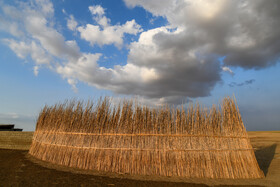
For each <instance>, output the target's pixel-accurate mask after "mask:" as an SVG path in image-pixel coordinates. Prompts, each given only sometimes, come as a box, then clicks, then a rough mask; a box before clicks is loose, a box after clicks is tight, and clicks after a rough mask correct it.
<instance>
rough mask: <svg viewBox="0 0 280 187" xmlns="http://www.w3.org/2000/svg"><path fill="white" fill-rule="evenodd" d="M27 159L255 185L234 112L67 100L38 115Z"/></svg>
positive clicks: (227, 103)
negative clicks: (245, 181)
mask: <svg viewBox="0 0 280 187" xmlns="http://www.w3.org/2000/svg"><path fill="white" fill-rule="evenodd" d="M29 153H30V154H31V155H33V156H34V157H36V158H38V159H42V160H45V161H49V162H52V163H55V164H60V165H65V166H69V167H76V168H81V169H90V170H99V171H109V172H117V173H129V174H140V175H162V176H184V177H191V178H194V177H196V178H261V177H263V173H262V171H261V170H260V169H259V166H258V163H257V161H256V158H255V155H254V151H253V149H252V146H251V145H250V141H249V139H248V136H247V133H246V130H245V128H244V125H243V123H242V120H241V117H240V114H239V111H238V108H237V106H236V104H235V102H234V101H233V100H232V99H230V98H225V99H224V101H223V103H222V105H221V108H220V109H219V107H216V106H213V107H212V108H211V109H210V110H206V109H201V108H200V107H199V105H196V106H195V107H193V106H191V107H190V108H189V109H188V110H187V111H185V110H184V109H183V108H182V109H181V110H179V109H170V108H168V107H163V108H159V109H150V108H148V107H141V106H139V105H137V104H135V102H132V101H123V102H122V103H120V104H119V105H118V106H116V107H115V106H111V105H110V100H109V99H107V98H105V99H104V100H100V101H99V102H98V103H97V104H96V105H95V104H94V103H91V102H88V103H87V104H86V105H83V104H82V103H81V102H75V101H70V102H66V103H64V104H58V105H55V106H53V107H48V106H46V107H45V108H44V109H43V110H42V111H41V113H40V115H39V118H38V121H37V127H36V131H35V133H34V137H33V141H32V145H31V148H30V151H29Z"/></svg>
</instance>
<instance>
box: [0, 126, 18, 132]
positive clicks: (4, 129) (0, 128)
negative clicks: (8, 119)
mask: <svg viewBox="0 0 280 187" xmlns="http://www.w3.org/2000/svg"><path fill="white" fill-rule="evenodd" d="M0 131H22V129H19V128H15V125H14V124H0Z"/></svg>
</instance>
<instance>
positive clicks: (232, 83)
mask: <svg viewBox="0 0 280 187" xmlns="http://www.w3.org/2000/svg"><path fill="white" fill-rule="evenodd" d="M255 81H256V80H255V79H250V80H247V81H244V82H242V83H236V82H231V83H230V84H229V86H230V87H235V86H247V85H249V84H253V83H254V82H255Z"/></svg>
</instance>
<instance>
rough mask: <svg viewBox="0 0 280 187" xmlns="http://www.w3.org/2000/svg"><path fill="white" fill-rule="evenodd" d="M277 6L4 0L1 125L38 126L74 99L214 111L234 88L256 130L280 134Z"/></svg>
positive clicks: (222, 1) (200, 0)
mask: <svg viewBox="0 0 280 187" xmlns="http://www.w3.org/2000/svg"><path fill="white" fill-rule="evenodd" d="M275 3H278V4H279V2H278V1H276V2H275V1H273V0H271V1H266V3H265V2H264V0H260V1H228V0H214V1H206V0H197V1H189V0H177V1H168V0H161V1H160V0H155V1H150V2H149V1H140V0H123V1H122V0H106V1H101V0H98V1H97V0H94V1H93V0H91V1H75V0H72V1H71V0H67V1H63V0H58V1H49V0H26V1H3V0H2V1H1V0H0V5H1V6H0V7H1V9H0V51H1V52H0V53H1V55H0V85H1V91H0V103H1V105H0V123H15V124H16V126H17V127H20V128H23V129H24V130H25V131H30V130H34V129H35V123H36V118H37V116H38V114H39V112H40V110H41V109H42V107H43V106H44V105H45V104H48V105H52V104H54V103H57V102H60V101H64V100H65V99H69V98H79V99H85V100H87V99H90V98H99V97H100V96H113V97H138V98H140V100H141V101H143V103H146V104H153V105H160V104H162V103H168V104H171V105H177V104H181V103H182V102H184V101H186V100H189V101H193V102H196V101H199V102H200V103H202V105H204V106H207V107H209V106H211V105H212V104H217V103H218V102H220V101H221V99H222V98H223V97H224V96H232V95H233V94H234V95H235V97H236V99H237V102H238V105H239V108H240V111H241V115H242V118H243V120H244V124H245V126H246V128H247V129H248V130H280V124H279V122H280V116H279V111H280V100H279V98H278V97H279V95H280V84H279V82H278V81H279V80H280V75H279V72H280V65H279V59H280V52H279V49H280V43H279V37H280V24H277V23H279V21H278V20H279V17H280V14H279V12H280V10H278V9H279V7H280V6H275ZM240 18H242V19H240ZM186 104H187V103H186Z"/></svg>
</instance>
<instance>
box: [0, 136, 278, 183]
mask: <svg viewBox="0 0 280 187" xmlns="http://www.w3.org/2000/svg"><path fill="white" fill-rule="evenodd" d="M248 134H249V137H250V141H251V143H252V146H253V148H255V155H256V158H257V161H258V163H259V165H260V168H261V169H262V171H263V172H264V174H265V175H266V177H265V178H264V179H237V180H236V179H187V178H180V177H158V176H132V175H126V174H121V175H117V174H112V173H101V172H97V171H90V172H89V171H84V170H77V169H71V168H67V167H62V166H57V165H53V164H48V163H47V162H42V161H39V160H36V159H34V158H32V157H30V156H28V154H27V153H28V148H29V146H30V143H31V140H32V135H33V133H32V132H0V186H38V185H40V186H70V185H71V186H275V187H277V186H279V184H280V169H279V168H280V131H264V132H248Z"/></svg>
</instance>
